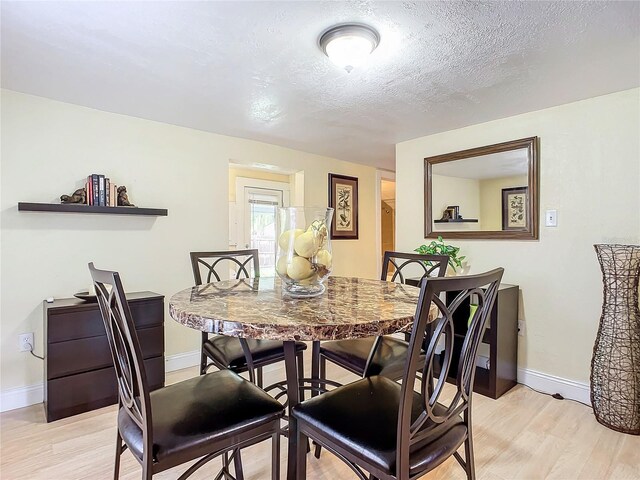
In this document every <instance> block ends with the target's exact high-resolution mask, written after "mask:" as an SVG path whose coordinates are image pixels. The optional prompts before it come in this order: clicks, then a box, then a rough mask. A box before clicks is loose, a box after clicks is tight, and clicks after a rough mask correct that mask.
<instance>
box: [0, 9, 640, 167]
mask: <svg viewBox="0 0 640 480" xmlns="http://www.w3.org/2000/svg"><path fill="white" fill-rule="evenodd" d="M1 9H2V12H1V15H2V17H1V18H2V38H1V41H2V47H1V48H2V50H1V53H2V86H3V87H5V88H8V89H12V90H17V91H20V92H26V93H31V94H35V95H40V96H44V97H49V98H53V99H57V100H62V101H65V102H71V103H75V104H80V105H86V106H89V107H93V108H98V109H101V110H106V111H111V112H117V113H123V114H127V115H133V116H136V117H141V118H147V119H152V120H158V121H162V122H167V123H171V124H176V125H182V126H187V127H192V128H197V129H201V130H206V131H211V132H217V133H222V134H227V135H233V136H239V137H245V138H251V139H256V140H261V141H265V142H269V143H274V144H278V145H284V146H288V147H292V148H297V149H300V150H304V151H308V152H314V153H318V154H323V155H328V156H332V157H337V158H341V159H344V160H350V161H355V162H361V163H367V164H371V165H375V166H378V167H383V168H387V169H394V156H395V153H394V144H395V143H397V142H400V141H403V140H408V139H411V138H415V137H419V136H422V135H427V134H432V133H436V132H440V131H445V130H450V129H454V128H458V127H462V126H465V125H470V124H474V123H479V122H484V121H488V120H491V119H496V118H502V117H506V116H509V115H514V114H517V113H522V112H527V111H532V110H537V109H541V108H545V107H548V106H552V105H559V104H562V103H567V102H570V101H574V100H579V99H583V98H588V97H593V96H597V95H602V94H606V93H610V92H614V91H619V90H624V89H628V88H632V87H635V86H637V85H639V84H640V80H639V77H640V54H639V52H640V34H639V31H640V3H639V2H619V3H616V2H569V1H566V2H515V1H514V2H433V1H432V2H419V1H404V2H371V1H366V0H361V1H354V2H312V1H307V2H274V1H266V2H239V1H237V2H56V1H49V2H7V1H3V2H2V5H1ZM347 21H358V22H364V23H367V24H370V25H372V26H373V27H375V28H376V29H377V30H378V31H379V32H380V36H381V41H380V46H379V47H378V49H377V50H376V51H375V52H374V53H373V54H372V56H371V58H370V60H369V62H368V64H367V65H366V66H364V67H362V68H358V69H356V70H355V71H353V72H352V73H351V74H347V73H346V72H345V71H343V70H340V69H338V68H337V67H335V66H334V65H333V64H332V63H331V62H329V61H328V59H327V58H326V57H325V56H324V55H323V54H322V52H321V51H320V50H319V48H318V47H317V40H318V36H319V34H320V33H321V32H322V31H323V30H324V29H326V28H327V27H330V26H331V25H333V24H336V23H339V22H347ZM530 134H531V135H535V134H536V132H535V131H532V132H530ZM505 140H509V139H505Z"/></svg>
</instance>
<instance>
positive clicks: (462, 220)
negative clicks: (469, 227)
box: [433, 218, 478, 223]
mask: <svg viewBox="0 0 640 480" xmlns="http://www.w3.org/2000/svg"><path fill="white" fill-rule="evenodd" d="M433 223H478V219H477V218H457V219H455V220H454V219H451V218H450V219H449V220H434V221H433Z"/></svg>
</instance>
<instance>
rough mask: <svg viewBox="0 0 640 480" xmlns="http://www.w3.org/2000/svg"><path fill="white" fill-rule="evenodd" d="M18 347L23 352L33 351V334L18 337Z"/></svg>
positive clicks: (23, 334) (22, 334)
mask: <svg viewBox="0 0 640 480" xmlns="http://www.w3.org/2000/svg"><path fill="white" fill-rule="evenodd" d="M18 346H19V348H20V351H21V352H31V351H33V332H30V333H21V334H20V335H18Z"/></svg>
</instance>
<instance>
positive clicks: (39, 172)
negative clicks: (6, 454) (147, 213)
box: [0, 90, 379, 391]
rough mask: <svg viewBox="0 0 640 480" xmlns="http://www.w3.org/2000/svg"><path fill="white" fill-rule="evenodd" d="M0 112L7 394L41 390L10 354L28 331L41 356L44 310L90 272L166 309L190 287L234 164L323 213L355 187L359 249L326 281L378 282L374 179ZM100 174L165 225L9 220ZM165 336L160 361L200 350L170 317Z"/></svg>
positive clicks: (283, 154) (281, 157)
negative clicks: (298, 194)
mask: <svg viewBox="0 0 640 480" xmlns="http://www.w3.org/2000/svg"><path fill="white" fill-rule="evenodd" d="M1 107H2V111H1V114H2V118H1V120H2V150H1V154H2V164H1V168H2V179H1V187H2V192H1V209H2V216H1V220H2V232H1V243H2V253H1V277H2V285H1V303H2V305H1V310H0V314H1V318H0V328H1V335H0V342H1V357H0V360H1V361H0V363H1V370H0V374H1V377H2V389H3V391H4V390H5V389H8V388H12V387H22V386H27V385H35V384H38V383H40V382H42V375H43V365H42V362H41V361H40V360H37V359H35V358H33V357H31V356H30V355H28V354H27V353H20V352H18V349H17V335H18V334H19V333H23V332H31V331H34V332H35V335H36V337H35V344H36V345H35V350H36V352H37V353H42V351H43V341H42V340H43V339H42V300H43V299H45V298H46V297H49V296H53V297H58V298H63V297H70V296H72V294H73V293H74V292H77V291H81V290H86V289H87V286H88V285H89V281H90V278H89V273H88V271H87V263H88V262H89V261H94V262H95V263H96V265H97V266H98V267H102V268H110V269H115V270H119V271H120V272H121V274H122V276H123V279H124V284H125V288H126V289H127V290H128V291H136V290H154V291H157V292H159V293H162V294H164V295H165V296H167V297H169V296H170V295H171V294H172V293H174V292H176V291H178V290H180V289H183V288H185V287H188V286H189V285H191V284H192V283H193V279H192V276H191V269H190V267H189V262H188V252H189V251H191V250H205V249H226V248H227V244H228V201H229V192H228V180H227V179H228V176H229V162H230V161H234V162H235V163H244V164H250V163H254V162H259V163H268V164H275V165H280V166H282V167H284V168H288V169H292V170H293V169H303V170H304V172H305V175H304V182H305V188H304V192H305V202H306V204H307V205H327V173H328V172H335V173H340V174H344V175H351V176H356V177H359V179H360V198H359V205H360V239H359V240H349V241H346V240H342V241H335V242H333V248H334V266H335V270H334V274H336V275H356V276H362V277H370V278H375V277H376V276H377V273H376V257H375V255H376V240H375V239H376V236H375V215H376V209H378V208H379V204H378V203H377V202H376V201H375V178H376V174H375V170H374V169H373V168H370V167H366V166H362V165H356V164H352V163H348V162H343V161H339V160H336V159H333V158H328V157H322V156H318V155H312V154H308V153H304V152H300V151H296V150H291V149H286V148H282V147H278V146H274V145H268V144H264V143H260V142H254V141H249V140H243V139H239V138H232V137H226V136H222V135H215V134H211V133H206V132H201V131H196V130H191V129H186V128H181V127H176V126H172V125H167V124H163V123H158V122H151V121H147V120H142V119H138V118H133V117H127V116H123V115H116V114H111V113H106V112H101V111H98V110H93V109H89V108H84V107H79V106H75V105H70V104H65V103H61V102H56V101H52V100H47V99H44V98H40V97H34V96H29V95H23V94H20V93H16V92H11V91H6V90H3V91H2V105H1ZM96 172H97V173H105V174H108V175H109V176H110V177H111V179H113V180H114V181H116V182H117V183H118V184H122V185H126V186H127V187H128V190H129V193H130V197H131V198H132V200H133V202H134V203H136V204H138V205H140V206H148V207H164V208H168V209H169V216H168V217H159V218H155V217H133V216H126V217H125V216H111V215H83V214H46V213H28V212H20V213H19V212H18V211H17V208H16V207H17V203H18V202H20V201H27V202H55V201H57V197H59V195H60V194H62V193H70V192H72V191H73V190H74V189H76V188H79V187H80V186H81V184H82V179H83V177H85V176H86V175H88V174H89V173H96ZM300 178H302V177H300ZM165 324H166V353H167V354H168V355H172V354H176V353H180V352H185V351H193V350H196V349H197V348H198V339H199V335H198V334H197V333H196V332H195V331H191V330H189V329H187V328H185V327H182V326H180V325H178V324H176V323H175V322H174V321H173V320H171V319H170V318H169V316H168V314H167V315H166V321H165Z"/></svg>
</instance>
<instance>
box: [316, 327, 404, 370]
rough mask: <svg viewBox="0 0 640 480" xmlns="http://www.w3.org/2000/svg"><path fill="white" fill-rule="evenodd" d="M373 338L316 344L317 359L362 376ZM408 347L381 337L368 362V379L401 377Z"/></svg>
mask: <svg viewBox="0 0 640 480" xmlns="http://www.w3.org/2000/svg"><path fill="white" fill-rule="evenodd" d="M374 341H375V337H366V338H356V339H352V340H335V341H330V342H323V343H321V344H320V355H322V356H324V357H326V358H327V359H328V360H331V361H332V362H333V363H337V364H338V365H340V366H342V367H344V368H346V369H347V370H350V371H352V372H354V373H356V374H358V375H364V368H365V366H366V364H367V359H368V358H369V353H370V352H371V348H372V347H373V342H374ZM408 350H409V344H408V343H407V342H405V341H404V340H400V339H398V338H395V337H391V336H387V335H385V336H383V337H382V340H381V342H380V345H378V348H377V349H376V354H375V355H374V357H373V359H372V361H371V367H370V370H369V374H370V375H383V376H386V377H389V378H399V377H402V374H403V373H404V366H405V361H406V359H407V351H408Z"/></svg>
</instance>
